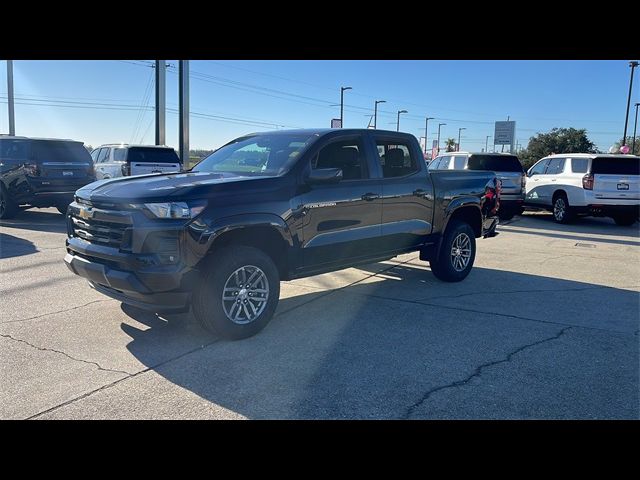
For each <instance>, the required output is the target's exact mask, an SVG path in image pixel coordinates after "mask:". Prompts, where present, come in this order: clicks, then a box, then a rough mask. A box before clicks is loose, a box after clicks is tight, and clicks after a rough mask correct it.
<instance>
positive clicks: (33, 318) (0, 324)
mask: <svg viewBox="0 0 640 480" xmlns="http://www.w3.org/2000/svg"><path fill="white" fill-rule="evenodd" d="M114 301H116V300H114V299H113V298H104V299H100V300H92V301H90V302H87V303H84V304H82V305H78V306H77V307H71V308H64V309H62V310H58V311H55V312H49V313H43V314H41V315H36V316H35V317H28V318H19V319H17V320H7V321H6V322H0V326H2V325H5V324H7V323H16V322H26V321H27V320H36V319H38V318H42V317H48V316H49V315H55V314H57V313H64V312H70V311H71V310H77V309H79V308H83V307H86V306H87V305H92V304H94V303H100V302H114Z"/></svg>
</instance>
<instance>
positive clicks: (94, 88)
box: [0, 60, 640, 150]
mask: <svg viewBox="0 0 640 480" xmlns="http://www.w3.org/2000/svg"><path fill="white" fill-rule="evenodd" d="M151 63H152V62H151V61H138V60H135V61H130V60H128V61H115V60H100V61H79V60H73V61H56V60H47V61H32V60H18V61H14V84H15V95H16V102H17V103H18V104H17V105H16V133H17V134H18V135H25V136H45V137H60V138H73V139H76V140H81V141H83V142H85V143H86V144H90V145H93V146H97V145H100V144H103V143H113V142H120V141H123V142H133V143H139V142H141V141H142V142H143V143H153V142H154V125H153V111H152V108H153V105H154V95H153V88H152V87H153V85H152V76H153V69H152V68H150V67H149V66H148V65H150V64H151ZM168 63H170V64H172V65H173V66H174V67H172V68H169V69H168V73H167V106H168V108H170V109H175V110H177V102H178V75H177V61H175V60H170V61H168ZM639 70H640V69H639ZM629 73H630V69H629V67H628V61H623V60H616V61H506V60H505V61H484V60H473V61H461V60H456V61H422V60H421V61H395V60H388V61H324V60H322V61H321V60H310V61H271V60H262V61H259V60H252V61H249V60H243V61H227V60H224V61H222V60H221V61H199V60H198V61H192V62H191V74H192V77H191V96H190V102H191V111H192V116H191V119H190V123H191V138H190V140H191V142H190V143H191V148H207V149H209V148H215V147H217V146H220V145H221V144H223V143H225V142H227V141H229V140H230V139H232V138H234V137H237V136H239V135H242V134H245V133H249V132H253V131H261V130H273V129H276V128H290V127H328V126H329V125H330V120H331V118H338V117H339V115H340V112H339V110H340V109H339V106H332V105H333V104H339V102H340V86H341V85H342V86H351V87H353V90H350V91H346V92H345V114H344V120H345V121H344V123H345V127H356V128H364V127H366V126H367V124H368V121H369V119H370V116H371V115H372V114H373V103H374V100H376V99H379V100H386V101H387V103H384V104H381V105H379V116H378V128H388V129H391V130H395V128H396V112H397V111H398V110H401V109H404V110H408V111H409V113H408V114H405V115H402V116H401V120H400V129H401V130H402V131H405V132H408V133H411V134H414V135H416V136H417V137H419V136H423V135H424V118H425V116H427V115H428V116H430V117H436V119H435V120H430V121H429V144H431V141H432V140H433V139H434V138H435V137H436V133H437V124H438V123H446V124H447V125H446V126H443V127H442V129H441V138H442V139H446V138H447V137H453V138H457V136H458V128H460V127H464V128H466V130H463V131H462V141H461V143H462V148H463V149H465V150H480V149H481V148H483V147H484V143H485V137H486V135H491V136H493V128H494V125H493V122H494V121H496V120H506V119H507V116H510V118H511V119H512V120H515V121H516V122H517V123H516V125H517V128H516V137H517V138H518V141H519V143H521V144H523V146H526V143H527V141H528V139H529V137H531V136H532V135H535V133H536V132H545V131H548V130H550V129H551V128H553V127H575V128H586V129H587V131H588V134H589V137H590V138H591V140H592V141H594V142H595V143H596V145H597V146H598V147H599V148H600V149H601V150H607V149H608V148H609V147H610V146H611V144H612V143H613V142H615V141H616V140H618V139H620V138H621V137H622V131H623V129H624V113H625V108H626V101H627V92H628V87H629ZM636 74H637V75H636V79H635V80H636V82H635V85H634V91H633V94H632V110H631V112H630V115H629V117H630V119H629V122H630V127H629V130H630V132H631V133H632V131H633V103H635V102H639V101H640V88H639V87H638V84H640V72H639V71H637V72H636ZM5 79H6V62H4V61H2V62H0V133H8V119H7V104H6V92H7V86H6V81H5ZM145 92H147V96H146V98H145ZM144 106H146V108H141V107H144ZM221 117H223V118H221ZM631 133H630V134H631ZM489 143H490V144H491V139H490V140H489ZM167 144H168V145H171V146H174V147H176V148H177V146H178V122H177V114H176V113H171V112H168V113H167Z"/></svg>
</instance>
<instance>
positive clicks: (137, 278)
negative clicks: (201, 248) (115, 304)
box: [64, 239, 191, 313]
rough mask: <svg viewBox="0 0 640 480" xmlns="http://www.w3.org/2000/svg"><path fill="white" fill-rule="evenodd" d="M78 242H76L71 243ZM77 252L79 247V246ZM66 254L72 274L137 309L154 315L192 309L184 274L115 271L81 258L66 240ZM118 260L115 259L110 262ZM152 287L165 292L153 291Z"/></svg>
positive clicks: (83, 257)
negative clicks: (184, 287)
mask: <svg viewBox="0 0 640 480" xmlns="http://www.w3.org/2000/svg"><path fill="white" fill-rule="evenodd" d="M70 240H75V239H70ZM76 248H77V246H76ZM67 252H68V253H67V254H66V255H65V257H64V262H65V264H66V265H67V267H68V268H69V270H71V271H72V272H73V273H75V274H76V275H78V276H80V277H83V278H86V279H87V280H89V283H90V285H91V286H92V287H93V288H95V289H96V290H97V291H99V292H100V293H103V294H105V295H107V296H109V297H111V298H115V299H116V300H119V301H121V302H124V303H128V304H130V305H133V306H135V307H138V308H143V309H145V310H151V311H154V312H158V313H161V312H179V311H185V310H187V309H188V308H189V304H190V300H191V293H190V291H182V290H181V286H182V285H184V283H185V282H184V280H185V275H187V273H188V272H187V273H185V272H181V271H173V272H153V273H150V272H147V273H140V272H133V271H126V270H120V269H117V268H114V267H112V266H109V265H107V264H105V263H101V262H98V261H92V260H91V259H90V257H85V256H81V255H80V254H78V252H76V251H75V250H74V249H73V248H72V247H71V248H70V245H69V240H67ZM116 259H120V260H121V258H118V257H115V258H114V259H113V260H112V261H111V262H113V261H114V260H116ZM149 283H151V284H152V285H154V286H156V287H158V286H159V285H162V288H163V289H166V290H164V291H160V292H158V291H154V290H152V289H151V288H150V287H149Z"/></svg>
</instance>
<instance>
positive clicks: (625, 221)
mask: <svg viewBox="0 0 640 480" xmlns="http://www.w3.org/2000/svg"><path fill="white" fill-rule="evenodd" d="M636 220H637V217H636V216H635V215H616V216H615V217H613V221H614V222H616V225H620V226H621V227H630V226H631V225H633V224H634V223H636Z"/></svg>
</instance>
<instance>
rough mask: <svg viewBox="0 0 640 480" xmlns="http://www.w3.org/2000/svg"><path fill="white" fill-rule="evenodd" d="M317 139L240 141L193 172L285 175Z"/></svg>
mask: <svg viewBox="0 0 640 480" xmlns="http://www.w3.org/2000/svg"><path fill="white" fill-rule="evenodd" d="M315 138H316V136H315V135H309V134H299V135H287V134H265V135H255V136H251V137H242V138H238V139H236V140H234V141H233V142H231V143H228V144H227V145H225V146H223V147H221V148H219V149H218V150H216V151H215V152H213V153H212V154H211V155H209V156H208V157H206V158H205V159H204V160H202V161H201V162H200V163H199V164H198V165H196V166H195V167H194V168H193V170H192V171H194V172H227V173H235V174H239V175H255V176H265V177H266V176H277V175H283V174H285V173H286V172H287V171H289V169H290V168H291V166H292V165H293V164H294V162H295V161H296V159H297V158H298V157H299V156H300V154H301V153H302V151H303V150H304V149H305V148H306V147H307V146H308V145H309V144H310V143H311V142H312V140H313V139H315Z"/></svg>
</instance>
